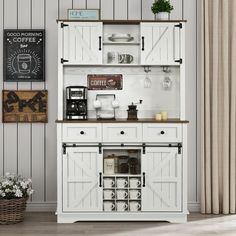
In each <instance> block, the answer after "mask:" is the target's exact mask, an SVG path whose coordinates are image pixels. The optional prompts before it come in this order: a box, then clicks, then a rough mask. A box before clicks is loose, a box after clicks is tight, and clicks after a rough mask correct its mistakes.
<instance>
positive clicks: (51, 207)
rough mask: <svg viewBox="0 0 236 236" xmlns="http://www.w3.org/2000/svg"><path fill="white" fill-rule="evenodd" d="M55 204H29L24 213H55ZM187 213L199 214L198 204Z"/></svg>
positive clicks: (190, 205)
mask: <svg viewBox="0 0 236 236" xmlns="http://www.w3.org/2000/svg"><path fill="white" fill-rule="evenodd" d="M56 206H57V203H56V202H29V203H28V204H27V209H26V211H29V212H32V211H35V212H37V211H38V212H55V211H56ZM188 210H189V212H200V203H199V202H189V203H188Z"/></svg>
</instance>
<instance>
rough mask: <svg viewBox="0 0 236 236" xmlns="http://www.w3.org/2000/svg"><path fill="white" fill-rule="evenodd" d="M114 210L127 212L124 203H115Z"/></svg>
mask: <svg viewBox="0 0 236 236" xmlns="http://www.w3.org/2000/svg"><path fill="white" fill-rule="evenodd" d="M116 209H117V211H127V210H128V204H127V203H126V202H125V201H121V202H117V203H116Z"/></svg>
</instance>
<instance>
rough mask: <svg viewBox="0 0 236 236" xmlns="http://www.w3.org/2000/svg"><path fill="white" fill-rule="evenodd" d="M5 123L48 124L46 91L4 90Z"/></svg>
mask: <svg viewBox="0 0 236 236" xmlns="http://www.w3.org/2000/svg"><path fill="white" fill-rule="evenodd" d="M2 97H3V115H2V117H3V122H5V123H7V122H25V123H27V122H42V123H47V121H48V117H47V100H48V92H47V91H46V90H31V91H29V90H27V91H26V90H11V91H9V90H3V96H2Z"/></svg>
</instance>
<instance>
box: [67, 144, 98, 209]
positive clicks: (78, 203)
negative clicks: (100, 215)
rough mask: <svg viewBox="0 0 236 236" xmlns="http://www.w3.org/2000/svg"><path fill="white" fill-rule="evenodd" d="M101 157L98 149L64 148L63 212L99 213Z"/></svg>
mask: <svg viewBox="0 0 236 236" xmlns="http://www.w3.org/2000/svg"><path fill="white" fill-rule="evenodd" d="M100 173H102V156H101V155H100V154H99V153H98V147H74V148H73V147H71V148H66V154H65V155H63V211H64V212H68V211H70V212H72V211H101V210H102V187H100V186H99V185H100V180H101V179H100V178H101V177H100Z"/></svg>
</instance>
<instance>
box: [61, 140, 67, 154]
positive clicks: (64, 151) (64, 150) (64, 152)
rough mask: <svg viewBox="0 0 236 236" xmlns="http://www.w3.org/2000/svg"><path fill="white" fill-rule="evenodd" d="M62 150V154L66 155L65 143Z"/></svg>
mask: <svg viewBox="0 0 236 236" xmlns="http://www.w3.org/2000/svg"><path fill="white" fill-rule="evenodd" d="M62 148H63V154H66V144H65V143H63V144H62Z"/></svg>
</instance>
